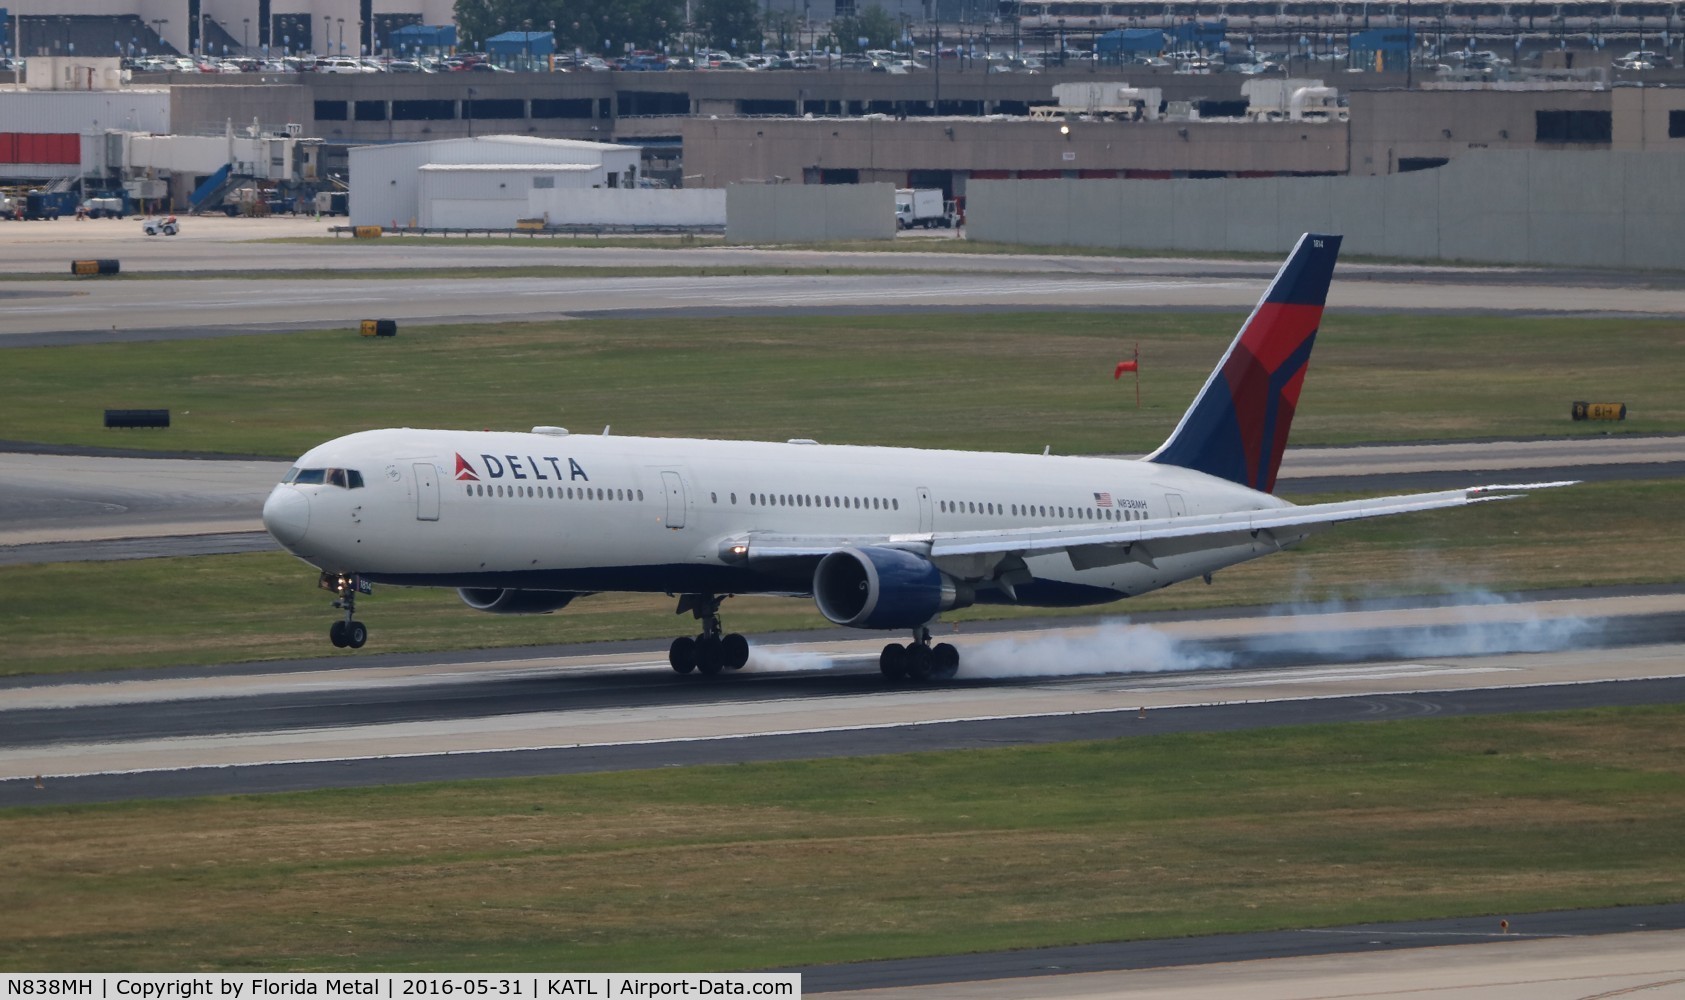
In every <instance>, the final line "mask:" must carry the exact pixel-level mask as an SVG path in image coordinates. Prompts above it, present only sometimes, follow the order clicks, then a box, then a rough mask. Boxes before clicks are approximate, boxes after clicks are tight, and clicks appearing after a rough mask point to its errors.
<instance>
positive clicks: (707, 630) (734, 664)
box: [667, 594, 749, 677]
mask: <svg viewBox="0 0 1685 1000" xmlns="http://www.w3.org/2000/svg"><path fill="white" fill-rule="evenodd" d="M723 600H724V598H722V597H720V596H719V595H716V594H684V595H682V596H681V597H680V598H679V607H678V611H677V612H675V613H677V614H683V613H684V612H686V611H689V612H690V613H691V614H693V615H694V616H695V617H696V618H697V620H698V621H700V622H702V634H701V635H698V636H694V637H692V636H683V637H680V638H678V639H674V640H673V646H672V648H671V649H669V650H668V652H667V662H668V663H669V664H671V665H672V667H673V669H674V670H675V671H677V672H678V673H681V674H688V673H690V672H691V671H692V670H696V671H698V672H700V673H702V674H703V675H705V676H708V677H712V676H714V675H716V674H718V673H719V672H720V671H722V670H742V669H743V667H744V665H745V664H747V663H748V662H749V640H748V639H746V638H744V637H743V636H741V635H739V634H737V633H736V632H732V633H730V634H729V635H728V634H726V633H725V631H724V630H723V629H721V628H720V603H721V602H722V601H723Z"/></svg>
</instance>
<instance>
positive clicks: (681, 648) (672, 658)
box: [667, 635, 696, 674]
mask: <svg viewBox="0 0 1685 1000" xmlns="http://www.w3.org/2000/svg"><path fill="white" fill-rule="evenodd" d="M667 664H668V666H670V667H672V668H673V672H674V673H676V674H688V673H690V672H691V671H692V670H695V669H696V640H695V639H692V638H691V637H690V636H688V635H681V636H679V637H678V638H677V639H674V640H673V644H672V645H671V646H669V647H667Z"/></svg>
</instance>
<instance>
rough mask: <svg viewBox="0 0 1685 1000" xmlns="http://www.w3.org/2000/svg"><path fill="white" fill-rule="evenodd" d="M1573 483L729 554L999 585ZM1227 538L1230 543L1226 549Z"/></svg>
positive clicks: (765, 547)
mask: <svg viewBox="0 0 1685 1000" xmlns="http://www.w3.org/2000/svg"><path fill="white" fill-rule="evenodd" d="M1575 482H1577V480H1570V481H1563V482H1551V483H1518V484H1511V485H1497V486H1471V487H1468V488H1466V489H1460V490H1443V491H1440V492H1437V493H1410V494H1405V495H1401V496H1390V497H1375V498H1372V499H1367V500H1342V501H1337V502H1334V503H1318V504H1304V505H1289V506H1285V507H1270V508H1264V509H1261V510H1242V511H1233V512H1229V513H1223V514H1200V515H1193V516H1188V517H1173V518H1157V519H1153V520H1147V521H1129V522H1121V523H1118V522H1099V523H1093V522H1084V523H1082V524H1061V525H1048V526H1045V527H1028V528H1004V529H1000V530H987V531H948V532H943V531H938V532H923V533H916V534H894V535H877V536H862V535H770V534H752V535H749V536H747V537H746V538H738V539H733V540H732V541H731V542H729V543H728V545H727V548H726V550H725V552H726V553H729V555H728V558H733V559H734V560H747V561H748V562H749V563H750V564H751V565H755V564H757V563H765V564H768V566H769V568H770V564H772V563H776V562H782V563H784V564H785V565H786V566H787V565H788V563H789V561H791V560H797V561H801V560H809V559H818V558H823V557H824V556H826V555H829V554H830V553H832V552H835V551H837V550H838V549H841V548H847V547H850V546H854V547H860V546H881V547H884V548H892V549H901V550H904V551H909V552H916V553H918V554H920V555H923V556H925V557H926V558H928V559H930V561H931V562H933V563H935V564H936V565H937V566H939V567H940V568H941V569H943V570H944V571H946V572H948V573H950V574H952V575H954V576H956V577H958V578H960V579H963V580H987V579H991V578H995V577H997V576H998V575H999V574H1000V572H1001V570H1002V569H1003V565H1004V567H1007V568H1015V567H1018V566H1021V561H1022V559H1024V558H1025V557H1029V556H1041V555H1050V554H1053V553H1057V552H1064V553H1066V554H1067V556H1068V557H1069V558H1070V560H1071V564H1072V565H1073V566H1074V567H1075V568H1077V569H1079V570H1081V569H1093V568H1095V567H1099V566H1111V565H1117V564H1119V563H1124V562H1131V561H1133V562H1142V563H1146V564H1147V565H1149V566H1151V565H1153V561H1154V560H1155V559H1157V558H1161V557H1164V556H1168V555H1173V554H1178V553H1182V552H1188V551H1192V550H1196V549H1208V548H1218V547H1222V546H1224V545H1227V544H1243V543H1245V542H1247V541H1251V540H1255V539H1258V538H1264V539H1267V540H1272V541H1273V540H1276V539H1277V538H1278V537H1279V538H1280V544H1283V545H1285V544H1288V543H1291V542H1294V541H1298V540H1299V539H1300V538H1302V537H1303V536H1305V535H1307V534H1309V533H1311V532H1312V531H1315V530H1317V529H1319V528H1323V527H1327V526H1329V525H1333V524H1338V523H1340V522H1342V521H1356V520H1362V519H1365V518H1371V517H1389V516H1391V515H1393V514H1410V513H1414V512H1417V511H1424V510H1438V509H1441V508H1446V507H1463V506H1467V505H1469V504H1476V503H1488V502H1491V501H1494V500H1513V499H1517V498H1519V497H1521V496H1524V495H1525V494H1526V492H1527V491H1530V490H1540V489H1551V488H1555V487H1559V486H1572V485H1574V483H1575ZM1225 536H1228V537H1229V538H1232V541H1227V540H1225Z"/></svg>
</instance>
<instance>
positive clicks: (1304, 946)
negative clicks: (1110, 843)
mask: <svg viewBox="0 0 1685 1000" xmlns="http://www.w3.org/2000/svg"><path fill="white" fill-rule="evenodd" d="M1501 920H1502V921H1507V923H1508V927H1507V929H1505V928H1504V927H1502V926H1500V924H1499V922H1500V921H1501ZM1680 929H1685V904H1672V905H1663V906H1621V907H1611V908H1609V909H1601V910H1559V911H1548V912H1543V913H1514V914H1509V913H1505V914H1493V915H1491V916H1485V917H1461V918H1456V919H1450V920H1417V921H1407V922H1399V923H1382V924H1352V925H1348V926H1344V927H1319V928H1306V929H1303V930H1288V931H1269V932H1265V933H1260V934H1225V935H1222V936H1214V937H1196V938H1167V939H1164V940H1156V941H1117V942H1108V943H1105V944H1092V945H1077V946H1072V947H1065V948H1026V949H1022V950H1019V951H1003V952H987V953H982V954H977V955H967V956H964V957H963V958H960V959H955V958H952V957H949V956H941V957H936V958H909V959H900V960H896V961H889V962H856V963H853V964H849V965H820V966H805V967H792V968H788V969H775V970H770V971H776V972H800V973H801V974H802V992H803V993H804V994H805V993H834V992H839V991H843V990H867V989H884V988H901V989H905V988H909V987H916V986H927V985H933V984H936V983H951V982H956V981H958V982H966V981H978V980H999V979H1020V978H1029V977H1034V976H1046V975H1051V974H1059V975H1072V974H1077V973H1093V972H1117V971H1123V970H1128V969H1159V968H1167V967H1176V966H1189V965H1211V964H1213V963H1218V962H1222V963H1230V962H1252V961H1258V960H1260V959H1279V958H1296V957H1303V956H1307V955H1334V954H1352V953H1376V952H1386V951H1398V950H1404V949H1419V948H1434V947H1443V946H1447V945H1467V944H1479V943H1490V942H1493V941H1508V942H1521V941H1527V940H1539V939H1541V938H1566V937H1584V936H1587V935H1600V934H1623V933H1630V932H1633V931H1655V930H1680ZM956 963H964V968H963V970H956V968H955V965H956ZM956 972H959V973H960V975H959V977H958V979H956V978H955V975H956ZM1599 995H1600V996H1603V997H1608V996H1613V995H1614V994H1609V993H1603V994H1599ZM1659 995H1660V996H1669V995H1671V994H1666V993H1662V994H1659Z"/></svg>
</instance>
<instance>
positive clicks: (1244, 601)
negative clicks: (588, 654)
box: [0, 479, 1685, 674]
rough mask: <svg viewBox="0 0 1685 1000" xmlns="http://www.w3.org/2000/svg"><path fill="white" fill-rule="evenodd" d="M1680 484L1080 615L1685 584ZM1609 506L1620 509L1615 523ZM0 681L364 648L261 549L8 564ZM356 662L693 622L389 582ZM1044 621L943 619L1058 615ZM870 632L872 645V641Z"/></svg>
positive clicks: (1305, 559)
mask: <svg viewBox="0 0 1685 1000" xmlns="http://www.w3.org/2000/svg"><path fill="white" fill-rule="evenodd" d="M1682 508H1685V482H1682V481H1680V480H1676V479H1670V480H1660V481H1656V482H1618V483H1605V484H1585V485H1581V486H1577V487H1573V488H1571V489H1563V490H1549V491H1545V492H1541V493H1536V494H1534V495H1532V496H1530V497H1528V498H1526V499H1524V500H1518V501H1512V502H1508V503H1502V504H1485V505H1481V506H1476V507H1471V508H1467V509H1463V510H1452V511H1444V512H1436V513H1427V514H1416V515H1410V516H1408V517H1400V518H1389V519H1385V520H1382V521H1372V522H1367V523H1362V524H1350V525H1344V526H1341V527H1339V528H1336V529H1335V530H1333V531H1330V532H1328V533H1326V534H1323V535H1320V536H1317V537H1315V538H1313V539H1311V540H1310V541H1309V542H1307V543H1306V544H1305V545H1304V546H1302V547H1300V548H1297V549H1292V550H1289V551H1287V552H1283V553H1278V554H1276V555H1272V556H1270V557H1269V558H1267V559H1260V560H1256V561H1254V562H1251V563H1247V564H1244V565H1242V566H1237V567H1235V568H1233V569H1229V570H1225V571H1223V572H1221V573H1219V574H1217V575H1216V577H1215V583H1214V585H1212V586H1209V587H1208V586H1206V585H1204V584H1202V583H1199V582H1197V581H1193V582H1189V583H1183V584H1178V585H1177V586H1174V587H1171V588H1169V589H1167V590H1163V591H1160V592H1158V593H1156V594H1148V595H1144V596H1142V597H1137V598H1131V599H1130V600H1127V601H1121V602H1118V603H1116V604H1112V605H1107V606H1106V607H1104V608H1100V609H1093V608H1088V609H1078V610H1076V611H1074V612H1068V613H1075V614H1087V615H1092V614H1097V613H1098V614H1111V615H1116V616H1120V617H1121V616H1127V615H1129V614H1132V613H1136V612H1139V611H1150V610H1161V609H1164V608H1209V607H1223V606H1234V605H1276V604H1282V603H1289V604H1290V603H1306V604H1316V603H1320V602H1329V601H1340V600H1350V599H1357V598H1369V597H1378V596H1383V595H1389V594H1424V593H1425V594H1439V593H1456V592H1465V591H1470V590H1495V591H1505V592H1507V591H1512V590H1529V589H1545V588H1557V587H1574V586H1588V585H1605V584H1635V583H1672V582H1678V581H1680V580H1682V579H1685V571H1682V570H1681V567H1682V566H1685V536H1682V535H1681V533H1680V532H1679V530H1678V518H1679V515H1678V512H1679V511H1680V510H1681V509H1682ZM1611 511H1619V516H1612V515H1611V514H1610V512H1611ZM0 593H5V594H6V595H8V596H7V599H6V600H5V601H0V635H4V636H5V637H6V643H5V647H4V650H3V652H0V674H24V673H54V672H73V671H100V670H110V669H123V668H133V667H152V666H169V665H176V664H214V663H229V662H236V661H241V660H261V659H277V658H291V657H304V656H325V655H335V656H341V657H348V658H355V657H356V656H357V655H359V654H357V653H353V652H349V651H337V650H334V649H332V647H330V646H328V644H327V642H326V638H325V636H326V632H327V628H328V625H329V624H330V623H331V622H332V621H333V619H334V617H335V615H334V613H333V612H332V611H330V610H329V608H328V603H329V600H330V596H329V595H328V594H326V593H324V592H322V591H320V590H317V589H316V587H315V571H314V570H312V569H310V568H309V567H307V566H305V565H304V564H303V563H301V562H299V561H298V560H296V559H294V558H292V557H291V556H287V555H281V554H253V555H229V556H205V557H196V558H183V559H146V560H135V561H120V562H102V563H49V564H44V565H37V566H10V567H0ZM358 607H359V610H360V617H361V619H362V620H363V621H365V622H367V623H368V625H369V628H370V631H371V639H370V644H369V646H368V647H367V648H365V649H364V650H363V651H362V654H363V655H366V654H367V653H371V652H394V651H420V650H436V649H483V648H497V647H510V646H524V645H543V644H549V643H562V642H588V641H601V640H612V639H641V638H649V639H662V638H670V637H672V636H675V635H678V634H680V633H681V632H684V631H686V630H688V629H690V628H691V627H692V622H691V620H690V618H689V617H688V616H686V617H683V618H679V617H675V616H674V615H673V601H672V600H671V599H670V598H667V597H665V596H656V595H634V594H610V595H598V596H593V597H587V598H583V599H581V600H578V601H575V602H574V603H573V604H570V605H569V606H568V607H567V608H565V609H563V610H562V611H560V612H558V613H556V614H554V615H542V616H533V617H512V616H506V615H486V614H482V613H480V612H477V611H473V610H471V609H469V608H468V607H467V606H466V605H464V604H462V603H461V602H460V601H459V600H457V598H456V595H455V593H454V592H452V591H448V590H406V589H403V588H395V587H378V588H376V592H375V594H374V596H373V597H371V598H365V599H364V600H363V601H362V602H360V603H359V605H358ZM1058 613H1059V612H1056V611H1050V610H1048V609H1044V608H1028V609H1023V610H1021V611H1020V610H1015V609H1009V608H999V607H987V608H972V609H969V610H966V611H960V612H955V613H951V614H947V615H944V616H943V621H944V622H958V623H962V624H961V636H962V637H963V635H964V627H963V623H965V622H970V621H976V620H979V619H985V618H988V619H999V618H1014V617H1019V618H1022V617H1047V616H1049V615H1054V614H1058ZM724 614H725V619H726V624H727V625H728V626H729V627H730V628H732V629H734V630H737V631H741V632H744V633H746V634H749V635H751V636H754V635H760V634H764V633H767V632H774V631H785V630H793V629H807V628H820V627H828V623H827V622H826V621H825V620H824V619H823V618H821V617H820V615H819V613H818V612H817V611H816V610H815V609H814V607H813V603H812V602H811V601H807V600H796V599H790V598H734V599H733V600H731V601H729V602H727V604H726V606H725V609H724ZM861 634H862V635H865V634H866V633H861Z"/></svg>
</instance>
